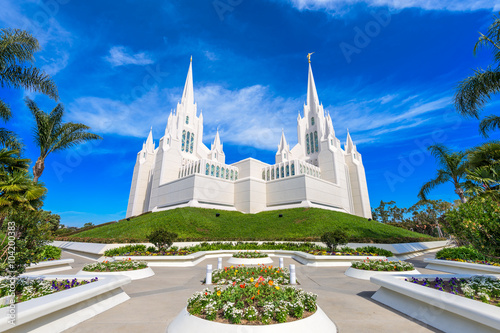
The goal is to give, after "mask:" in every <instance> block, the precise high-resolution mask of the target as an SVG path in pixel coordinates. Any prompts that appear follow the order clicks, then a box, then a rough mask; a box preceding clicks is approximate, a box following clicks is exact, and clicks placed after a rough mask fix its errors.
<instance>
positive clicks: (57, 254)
mask: <svg viewBox="0 0 500 333" xmlns="http://www.w3.org/2000/svg"><path fill="white" fill-rule="evenodd" d="M41 258H42V259H41V260H40V261H47V260H59V259H61V249H60V248H58V247H56V246H52V245H45V246H44V247H43V251H42V255H41Z"/></svg>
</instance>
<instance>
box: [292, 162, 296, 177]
mask: <svg viewBox="0 0 500 333" xmlns="http://www.w3.org/2000/svg"><path fill="white" fill-rule="evenodd" d="M292 176H295V163H292Z"/></svg>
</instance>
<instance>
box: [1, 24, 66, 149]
mask: <svg viewBox="0 0 500 333" xmlns="http://www.w3.org/2000/svg"><path fill="white" fill-rule="evenodd" d="M38 50H40V45H39V44H38V41H37V39H36V38H35V37H33V36H32V35H31V34H30V33H29V32H27V31H24V30H19V29H0V87H1V88H16V89H18V88H24V89H28V90H31V91H36V92H40V93H43V94H45V95H47V96H49V97H50V98H52V99H54V100H57V99H58V93H57V87H56V85H55V83H54V82H53V81H52V79H51V78H50V76H49V75H47V74H46V73H44V72H43V71H42V70H40V69H38V68H36V67H34V66H32V64H33V62H34V53H35V52H37V51H38ZM11 116H12V111H11V109H10V107H9V105H8V104H7V103H5V102H4V101H3V100H2V99H0V118H1V119H3V120H4V121H7V120H9V119H10V117H11ZM0 144H2V145H4V146H5V147H8V148H14V149H19V148H20V144H19V141H18V140H17V136H16V135H15V133H13V132H11V131H8V130H6V129H5V128H0Z"/></svg>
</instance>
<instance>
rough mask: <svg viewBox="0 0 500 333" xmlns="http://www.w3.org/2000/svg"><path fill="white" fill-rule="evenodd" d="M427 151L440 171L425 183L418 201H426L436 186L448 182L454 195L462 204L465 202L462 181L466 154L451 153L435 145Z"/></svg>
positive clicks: (464, 172) (439, 145)
mask: <svg viewBox="0 0 500 333" xmlns="http://www.w3.org/2000/svg"><path fill="white" fill-rule="evenodd" d="M428 149H429V151H430V152H431V154H432V156H434V157H435V158H436V159H437V161H438V163H439V165H440V167H441V169H438V170H437V176H436V177H435V178H434V179H432V180H430V181H428V182H427V183H425V184H424V185H423V186H422V188H421V189H420V192H419V193H418V197H419V199H420V200H424V201H425V200H427V195H428V194H429V192H430V191H431V190H432V189H434V188H435V187H436V186H438V185H441V184H445V183H448V182H451V183H453V186H454V187H455V193H456V194H457V195H458V196H459V197H460V201H462V203H464V202H466V201H467V199H466V198H465V195H464V188H463V187H464V181H462V179H464V178H465V176H466V172H467V153H466V152H455V153H452V152H450V150H449V149H448V148H446V147H445V146H444V145H442V144H436V145H432V146H429V148H428Z"/></svg>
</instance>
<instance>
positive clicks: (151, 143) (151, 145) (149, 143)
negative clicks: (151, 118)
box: [146, 127, 155, 153]
mask: <svg viewBox="0 0 500 333" xmlns="http://www.w3.org/2000/svg"><path fill="white" fill-rule="evenodd" d="M146 149H147V151H148V152H151V153H152V152H153V151H154V150H155V143H154V141H153V127H151V129H150V130H149V135H148V138H147V140H146Z"/></svg>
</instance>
